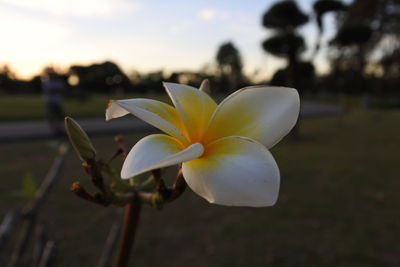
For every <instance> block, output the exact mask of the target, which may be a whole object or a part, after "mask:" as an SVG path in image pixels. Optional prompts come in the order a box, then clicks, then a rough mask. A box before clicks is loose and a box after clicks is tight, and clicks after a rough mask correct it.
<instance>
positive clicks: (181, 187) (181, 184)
mask: <svg viewBox="0 0 400 267" xmlns="http://www.w3.org/2000/svg"><path fill="white" fill-rule="evenodd" d="M186 187H187V183H186V181H185V178H184V177H183V172H182V168H180V169H179V171H178V175H177V176H176V181H175V183H174V185H173V186H172V192H171V195H170V199H169V201H173V200H175V199H177V198H178V197H180V195H182V194H183V192H185V189H186Z"/></svg>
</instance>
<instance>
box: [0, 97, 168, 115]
mask: <svg viewBox="0 0 400 267" xmlns="http://www.w3.org/2000/svg"><path fill="white" fill-rule="evenodd" d="M134 97H146V98H147V97H148V96H142V95H125V96H122V97H117V96H109V95H102V94H95V95H91V96H90V97H89V98H88V99H86V100H79V99H77V98H65V99H64V102H63V108H64V111H65V115H66V116H71V117H74V118H82V117H102V116H104V110H105V107H106V105H107V103H108V101H109V100H110V99H120V98H124V99H125V98H134ZM150 97H151V96H150ZM166 98H167V96H165V97H163V96H155V99H161V100H162V101H165V100H166ZM44 118H45V108H44V105H43V99H42V96H41V95H1V96H0V121H14V120H37V119H44Z"/></svg>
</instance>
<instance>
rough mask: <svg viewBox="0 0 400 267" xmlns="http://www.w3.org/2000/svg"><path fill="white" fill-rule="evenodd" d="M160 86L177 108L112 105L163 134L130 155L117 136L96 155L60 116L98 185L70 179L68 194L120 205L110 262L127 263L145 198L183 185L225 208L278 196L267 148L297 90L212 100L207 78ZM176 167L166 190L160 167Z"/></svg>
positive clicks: (159, 201) (282, 127)
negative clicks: (106, 153)
mask: <svg viewBox="0 0 400 267" xmlns="http://www.w3.org/2000/svg"><path fill="white" fill-rule="evenodd" d="M164 86H165V89H166V91H167V93H168V95H169V96H170V97H171V100H172V102H173V104H174V107H173V106H171V105H168V104H165V103H162V102H160V101H156V100H150V99H143V98H137V99H127V100H115V101H114V100H112V101H110V102H109V104H108V106H107V109H106V119H107V120H111V119H114V118H118V117H121V116H124V115H126V114H129V113H132V114H133V115H135V116H136V117H138V118H140V119H142V120H144V121H146V122H148V123H149V124H151V125H153V126H155V127H156V128H158V129H160V130H161V131H163V132H164V133H165V134H152V135H149V136H146V137H144V138H143V139H141V140H139V142H137V143H136V144H135V145H134V146H133V148H132V149H131V150H130V152H129V153H128V150H127V149H126V146H125V144H124V142H123V138H122V137H118V138H116V139H115V141H116V142H117V144H118V150H117V152H116V153H115V154H114V155H113V156H112V157H111V159H110V160H109V161H107V162H104V161H102V160H98V159H97V153H96V150H95V148H94V146H93V144H92V143H91V141H90V139H89V137H88V136H87V134H86V133H85V132H84V131H83V129H82V128H81V127H80V126H79V125H78V124H77V123H76V122H75V121H74V120H72V119H71V118H66V119H65V127H66V130H67V133H68V136H69V139H70V141H71V143H72V145H73V146H74V148H75V150H76V151H77V153H78V156H79V158H80V159H81V161H82V166H83V167H84V169H85V171H86V172H87V174H88V175H89V176H90V177H91V179H92V182H93V184H94V185H95V186H96V187H97V189H98V192H97V193H95V194H91V193H89V192H88V191H86V190H85V188H84V187H83V186H82V185H81V184H80V183H79V182H75V183H73V184H72V187H71V191H72V192H74V193H75V194H76V195H77V196H79V197H81V198H83V199H85V200H87V201H90V202H93V203H96V204H100V205H104V206H108V205H114V206H120V207H121V206H122V207H125V212H124V218H123V223H122V228H123V229H122V231H121V235H120V243H119V247H118V250H117V254H116V257H115V261H114V266H115V267H124V266H126V265H127V263H128V260H129V255H130V249H131V247H132V245H133V241H134V237H135V232H136V228H137V225H138V220H139V216H140V211H141V204H142V203H148V204H150V205H151V206H155V207H158V208H160V207H162V205H163V204H165V203H168V202H171V201H173V200H175V199H177V198H178V197H179V196H180V195H181V194H182V193H183V192H184V190H185V188H186V185H189V187H190V188H191V189H192V190H193V191H194V192H196V193H197V194H198V195H200V196H202V197H203V198H205V199H206V200H208V201H209V202H211V203H216V204H220V205H227V206H252V207H262V206H271V205H274V204H275V202H276V200H277V198H278V194H279V183H280V175H279V169H278V166H277V164H276V162H275V160H274V158H273V157H272V155H271V153H270V152H269V150H268V149H269V148H271V147H272V146H274V145H275V144H276V143H277V142H279V140H281V139H282V138H283V137H284V136H285V135H286V134H287V133H288V132H289V131H290V130H291V129H292V128H293V126H294V125H295V123H296V121H297V118H298V115H299V106H300V101H299V95H298V93H297V91H296V90H295V89H292V88H286V87H268V86H252V87H245V88H242V89H240V90H238V91H236V92H235V93H233V94H231V95H230V96H228V97H227V98H226V99H224V100H223V101H222V102H221V103H220V104H219V105H217V104H216V103H215V102H214V100H213V99H212V98H211V97H210V96H209V95H208V94H207V93H205V91H208V90H209V85H208V81H207V80H206V81H204V82H203V83H202V85H201V86H200V90H199V89H196V88H193V87H190V86H188V85H181V84H175V83H164ZM119 155H123V156H125V157H126V158H125V161H124V164H123V166H122V170H121V177H122V179H130V181H131V182H133V183H126V182H124V181H123V180H121V178H120V177H119V175H116V174H115V172H114V171H113V170H112V168H111V166H110V164H109V163H110V162H111V160H113V159H114V158H116V157H117V156H119ZM176 164H181V168H180V169H179V171H178V175H177V177H176V180H175V183H174V184H173V185H172V186H171V187H168V186H167V185H166V184H165V183H164V180H163V179H162V177H161V172H160V169H161V168H163V167H167V166H171V165H176ZM148 171H151V176H150V177H149V179H147V180H146V181H144V182H138V181H137V180H136V179H135V176H137V175H139V174H142V173H145V172H148ZM131 178H132V179H131ZM106 179H109V180H111V183H110V184H107V183H105V180H106Z"/></svg>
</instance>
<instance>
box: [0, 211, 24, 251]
mask: <svg viewBox="0 0 400 267" xmlns="http://www.w3.org/2000/svg"><path fill="white" fill-rule="evenodd" d="M20 220H21V215H20V214H19V213H17V212H13V211H10V212H8V213H7V214H6V216H5V217H4V219H3V222H2V223H1V225H0V249H1V248H2V247H3V245H4V243H5V241H6V240H7V238H8V236H9V235H10V234H11V232H12V230H13V229H14V228H15V227H16V226H17V225H18V224H19V222H20Z"/></svg>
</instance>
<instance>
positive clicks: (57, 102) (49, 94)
mask: <svg viewBox="0 0 400 267" xmlns="http://www.w3.org/2000/svg"><path fill="white" fill-rule="evenodd" d="M41 85H42V90H43V100H44V104H45V109H46V117H47V120H48V122H49V126H50V129H51V131H52V132H53V134H55V135H56V136H61V135H63V134H64V127H63V119H64V110H63V108H62V93H63V91H64V88H65V83H64V81H63V80H62V79H61V78H60V76H59V75H58V74H57V73H56V72H55V71H54V69H53V68H52V67H48V68H46V69H45V70H44V72H43V75H42V77H41Z"/></svg>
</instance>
